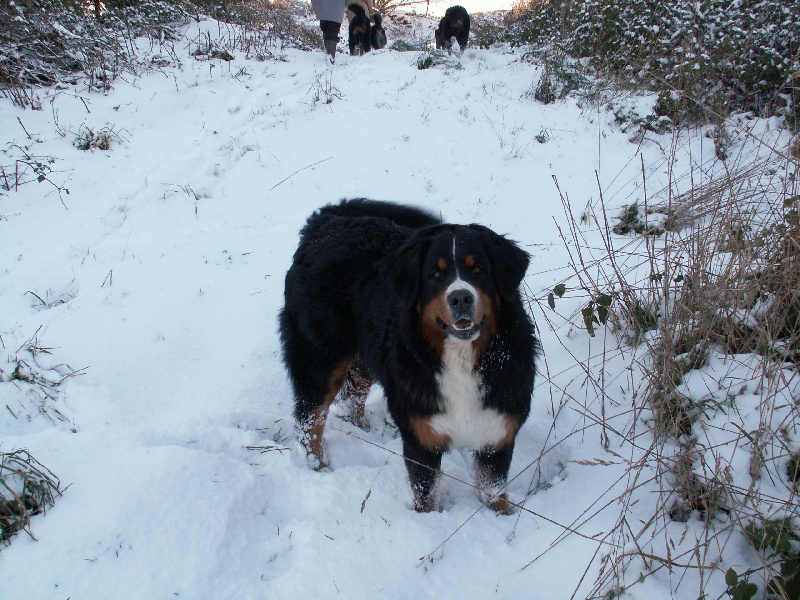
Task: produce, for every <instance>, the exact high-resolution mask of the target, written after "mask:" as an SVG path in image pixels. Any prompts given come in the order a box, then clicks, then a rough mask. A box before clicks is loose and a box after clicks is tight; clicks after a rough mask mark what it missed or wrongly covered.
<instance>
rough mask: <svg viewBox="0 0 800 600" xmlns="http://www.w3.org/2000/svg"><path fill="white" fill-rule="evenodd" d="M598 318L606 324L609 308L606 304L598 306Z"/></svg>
mask: <svg viewBox="0 0 800 600" xmlns="http://www.w3.org/2000/svg"><path fill="white" fill-rule="evenodd" d="M597 318H598V319H599V320H600V322H601V323H602V324H603V325H605V324H606V321H608V308H606V307H605V306H598V307H597Z"/></svg>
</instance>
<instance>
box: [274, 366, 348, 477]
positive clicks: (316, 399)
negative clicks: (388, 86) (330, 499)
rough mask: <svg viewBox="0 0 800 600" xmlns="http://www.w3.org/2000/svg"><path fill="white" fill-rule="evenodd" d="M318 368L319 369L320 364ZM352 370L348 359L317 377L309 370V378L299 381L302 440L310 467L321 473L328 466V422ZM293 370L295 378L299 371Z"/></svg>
mask: <svg viewBox="0 0 800 600" xmlns="http://www.w3.org/2000/svg"><path fill="white" fill-rule="evenodd" d="M315 367H316V368H317V369H319V368H320V365H319V364H316V365H315ZM349 368H350V361H349V360H345V361H342V362H340V363H339V364H338V365H335V366H333V367H331V368H328V369H320V372H319V373H317V374H313V375H312V374H310V373H309V372H308V371H306V376H307V377H306V378H305V379H304V380H303V381H302V382H301V383H297V381H296V382H295V407H294V416H295V420H296V422H297V427H298V437H299V439H300V443H302V444H303V446H304V447H305V449H306V454H307V456H308V462H309V465H310V466H311V467H312V468H314V469H316V470H317V471H319V470H320V469H324V468H325V467H327V466H328V463H327V461H326V460H325V453H324V448H323V445H322V440H323V437H324V434H325V422H326V421H327V419H328V412H329V411H330V407H331V404H333V401H334V399H335V398H336V395H337V394H338V393H339V390H340V389H341V387H342V384H343V383H344V381H345V378H346V377H347V372H348V370H349ZM289 371H290V372H292V378H293V379H294V377H295V372H294V371H293V369H292V368H291V366H290V367H289Z"/></svg>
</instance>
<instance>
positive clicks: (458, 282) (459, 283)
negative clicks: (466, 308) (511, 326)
mask: <svg viewBox="0 0 800 600" xmlns="http://www.w3.org/2000/svg"><path fill="white" fill-rule="evenodd" d="M453 266H455V269H456V278H455V281H453V283H451V284H450V285H449V286H447V289H446V290H445V292H444V293H445V297H447V296H449V295H450V294H451V293H452V292H455V291H457V290H467V291H469V292H470V293H471V294H472V297H473V298H474V299H475V309H476V310H477V309H478V301H479V298H480V296H478V290H476V289H475V288H474V287H473V286H472V285H471V284H469V283H467V282H466V281H464V280H463V279H461V273H460V272H459V270H458V261H457V260H456V236H455V235H454V236H453Z"/></svg>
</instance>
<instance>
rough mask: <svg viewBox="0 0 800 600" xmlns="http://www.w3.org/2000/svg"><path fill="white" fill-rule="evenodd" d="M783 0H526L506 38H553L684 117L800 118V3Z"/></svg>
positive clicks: (523, 41) (527, 41)
mask: <svg viewBox="0 0 800 600" xmlns="http://www.w3.org/2000/svg"><path fill="white" fill-rule="evenodd" d="M790 5H791V3H787V2H784V1H782V0H763V1H760V2H742V1H741V0H700V1H698V2H688V1H679V2H657V1H656V0H624V1H621V2H617V1H612V0H585V1H581V2H576V1H574V0H551V1H550V2H538V1H537V2H532V3H530V4H527V5H526V4H522V5H521V6H520V7H519V8H518V9H517V10H516V11H515V12H514V14H513V16H512V18H511V20H510V23H509V27H508V34H507V36H506V37H507V40H508V41H510V42H511V43H512V44H517V45H535V46H546V45H550V44H552V43H553V42H555V41H558V42H559V43H560V44H561V45H563V46H564V47H566V48H568V49H569V52H570V53H571V54H572V56H574V57H577V58H585V59H588V63H589V64H590V65H592V66H593V67H595V68H597V69H598V70H600V71H601V72H610V73H613V74H614V75H615V76H617V77H618V78H619V80H620V81H623V82H625V83H626V84H632V85H635V86H643V87H646V88H649V89H652V90H655V91H660V92H661V94H662V102H660V103H659V109H658V110H659V111H660V113H659V114H662V115H666V116H669V117H670V118H672V119H673V121H675V122H683V121H686V120H691V121H698V120H701V121H707V120H712V121H718V120H719V119H720V118H721V117H724V116H727V115H728V114H730V113H731V112H733V111H750V112H753V113H756V114H760V115H779V116H785V117H787V121H788V123H789V125H790V126H791V127H793V128H795V129H796V128H797V127H798V126H800V124H799V123H798V118H799V117H800V108H798V101H800V89H799V87H800V86H798V81H797V75H796V73H797V71H798V69H800V55H798V50H800V11H797V10H792V9H791V6H790Z"/></svg>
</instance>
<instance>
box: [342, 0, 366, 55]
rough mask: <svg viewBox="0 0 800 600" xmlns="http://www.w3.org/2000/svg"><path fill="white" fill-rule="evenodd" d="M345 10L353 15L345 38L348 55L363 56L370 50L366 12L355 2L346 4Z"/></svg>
mask: <svg viewBox="0 0 800 600" xmlns="http://www.w3.org/2000/svg"><path fill="white" fill-rule="evenodd" d="M347 10H349V11H350V12H352V13H353V17H352V18H351V19H350V25H349V29H348V38H347V41H348V43H349V45H350V54H351V55H353V54H365V53H367V52H369V51H370V48H371V42H370V23H369V17H368V16H367V11H365V10H364V7H363V6H361V5H360V4H359V3H357V2H353V3H351V4H348V5H347Z"/></svg>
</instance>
